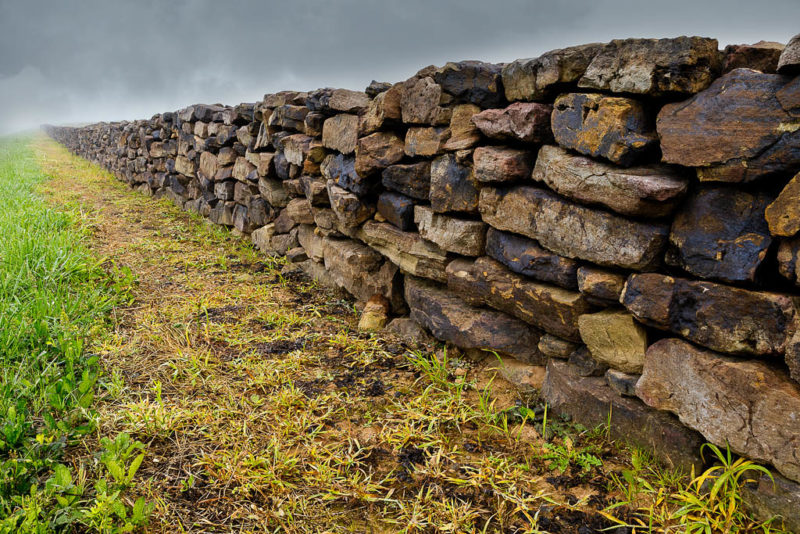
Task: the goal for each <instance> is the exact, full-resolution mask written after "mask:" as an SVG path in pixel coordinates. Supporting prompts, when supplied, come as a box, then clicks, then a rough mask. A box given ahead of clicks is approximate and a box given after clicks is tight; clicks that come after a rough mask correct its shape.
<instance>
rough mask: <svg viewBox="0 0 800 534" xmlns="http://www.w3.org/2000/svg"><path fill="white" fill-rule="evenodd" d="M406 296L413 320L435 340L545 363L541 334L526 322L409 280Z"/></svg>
mask: <svg viewBox="0 0 800 534" xmlns="http://www.w3.org/2000/svg"><path fill="white" fill-rule="evenodd" d="M405 296H406V302H407V303H408V307H409V308H410V309H411V318H412V319H414V320H415V321H416V322H417V323H419V324H420V325H422V326H423V327H425V328H426V329H428V330H429V331H430V332H431V333H432V334H433V335H434V337H436V338H437V339H442V340H445V341H449V342H450V343H452V344H453V345H456V346H457V347H461V348H463V349H484V350H490V351H496V352H498V353H500V354H504V355H508V356H511V357H513V358H516V359H518V360H521V361H523V362H528V363H535V364H541V363H543V358H542V355H541V353H539V349H538V348H537V344H538V341H539V337H540V334H539V332H537V331H536V329H534V328H532V327H530V326H528V325H527V324H525V323H524V322H522V321H520V320H518V319H514V318H513V317H509V316H508V315H506V314H504V313H500V312H496V311H489V310H483V309H480V308H474V307H472V306H470V305H468V304H467V303H466V302H464V301H463V300H461V299H460V298H458V296H456V295H454V294H453V293H451V292H450V291H447V290H445V289H440V288H439V287H438V286H437V285H435V284H432V283H430V282H425V281H423V280H420V279H418V278H412V277H406V284H405Z"/></svg>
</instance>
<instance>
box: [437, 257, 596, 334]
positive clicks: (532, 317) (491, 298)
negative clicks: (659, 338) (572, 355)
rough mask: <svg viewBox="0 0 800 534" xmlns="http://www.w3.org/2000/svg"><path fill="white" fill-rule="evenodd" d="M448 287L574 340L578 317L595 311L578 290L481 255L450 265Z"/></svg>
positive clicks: (478, 301)
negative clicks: (536, 278) (539, 279)
mask: <svg viewBox="0 0 800 534" xmlns="http://www.w3.org/2000/svg"><path fill="white" fill-rule="evenodd" d="M447 287H448V288H449V289H450V290H451V291H453V293H455V294H457V295H459V296H460V297H461V298H463V299H464V300H466V301H467V302H469V303H471V304H474V305H488V306H491V307H492V308H495V309H497V310H500V311H502V312H505V313H508V314H510V315H513V316H514V317H517V318H518V319H522V320H523V321H525V322H527V323H529V324H532V325H534V326H536V327H537V328H540V329H542V330H544V331H545V332H547V333H550V334H554V335H556V336H559V337H561V338H564V339H568V340H571V341H580V340H581V336H580V333H579V332H578V318H579V317H580V316H581V315H583V314H585V313H588V312H591V311H593V308H592V306H591V305H590V304H589V303H587V302H586V300H585V298H584V297H583V295H581V294H580V293H577V292H575V291H569V290H567V289H564V288H561V287H556V286H552V285H549V284H543V283H541V282H536V281H534V280H530V279H528V278H525V277H523V276H520V275H518V274H516V273H513V272H511V271H509V270H508V269H506V268H505V267H503V265H502V264H500V263H499V262H497V261H495V260H493V259H491V258H488V257H481V258H478V259H477V260H474V261H472V260H468V259H465V258H459V259H456V260H453V261H452V262H450V263H449V264H448V266H447Z"/></svg>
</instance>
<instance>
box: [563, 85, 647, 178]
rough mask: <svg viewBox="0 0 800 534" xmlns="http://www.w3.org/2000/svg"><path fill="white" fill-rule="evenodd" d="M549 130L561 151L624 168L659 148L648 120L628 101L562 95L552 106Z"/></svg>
mask: <svg viewBox="0 0 800 534" xmlns="http://www.w3.org/2000/svg"><path fill="white" fill-rule="evenodd" d="M551 126H552V128H553V137H554V138H555V140H556V143H558V144H559V145H561V146H563V147H564V148H570V149H572V150H575V151H577V152H580V153H581V154H586V155H587V156H592V157H602V158H606V159H608V160H610V161H612V162H614V163H616V164H618V165H622V166H625V167H628V166H630V165H633V164H634V163H638V162H640V161H642V160H643V159H647V158H648V157H649V156H651V155H652V154H653V153H654V150H655V149H656V148H657V146H658V138H657V136H656V132H655V128H654V124H653V121H652V119H651V117H650V116H649V115H648V113H647V111H646V110H645V107H644V106H643V105H642V104H641V103H640V102H637V101H636V100H633V99H631V98H622V97H614V96H605V95H600V94H596V93H569V94H565V95H561V96H560V97H558V99H557V100H556V102H555V104H554V106H553V116H552V121H551Z"/></svg>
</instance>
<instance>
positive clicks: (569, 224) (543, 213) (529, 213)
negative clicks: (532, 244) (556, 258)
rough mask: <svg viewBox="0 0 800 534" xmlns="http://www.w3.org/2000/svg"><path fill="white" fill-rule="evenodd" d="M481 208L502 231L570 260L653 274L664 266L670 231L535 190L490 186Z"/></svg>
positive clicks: (482, 199) (654, 224) (482, 212)
mask: <svg viewBox="0 0 800 534" xmlns="http://www.w3.org/2000/svg"><path fill="white" fill-rule="evenodd" d="M478 207H479V210H480V212H481V216H482V217H483V220H484V221H486V222H487V223H489V224H490V225H491V226H493V227H494V228H497V229H498V230H505V231H508V232H514V233H518V234H522V235H525V236H528V237H530V238H533V239H535V240H536V241H537V242H538V243H539V244H540V245H542V246H543V247H545V248H547V249H549V250H551V251H553V252H555V253H557V254H559V255H561V256H566V257H568V258H579V259H584V260H588V261H591V262H593V263H597V264H598V265H607V266H617V267H622V268H626V269H635V270H652V269H655V268H656V267H657V266H658V265H659V264H660V262H661V257H662V254H663V251H664V248H665V245H666V240H667V234H668V232H669V227H668V226H666V225H664V224H657V223H643V222H638V221H631V220H629V219H625V218H623V217H620V216H618V215H613V214H611V213H608V212H605V211H601V210H595V209H592V208H587V207H585V206H581V205H579V204H575V203H573V202H570V201H569V200H566V199H564V198H562V197H560V196H558V195H556V194H555V193H551V192H550V191H545V190H543V189H538V188H535V187H527V186H517V187H511V188H496V187H484V188H483V189H482V190H481V196H480V201H479V206H478Z"/></svg>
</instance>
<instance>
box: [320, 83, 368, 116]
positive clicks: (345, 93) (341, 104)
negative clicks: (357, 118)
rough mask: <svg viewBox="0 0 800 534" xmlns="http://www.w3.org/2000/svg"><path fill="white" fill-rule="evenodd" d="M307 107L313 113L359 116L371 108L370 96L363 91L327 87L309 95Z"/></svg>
mask: <svg viewBox="0 0 800 534" xmlns="http://www.w3.org/2000/svg"><path fill="white" fill-rule="evenodd" d="M306 106H308V108H309V109H310V110H311V111H321V112H328V113H330V112H334V113H335V112H337V111H338V112H344V113H356V114H358V113H363V112H364V111H365V110H366V109H367V106H369V96H367V94H366V93H364V92H361V91H351V90H349V89H332V88H330V87H326V88H323V89H317V90H316V91H313V92H311V93H309V95H308V99H307V100H306Z"/></svg>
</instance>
